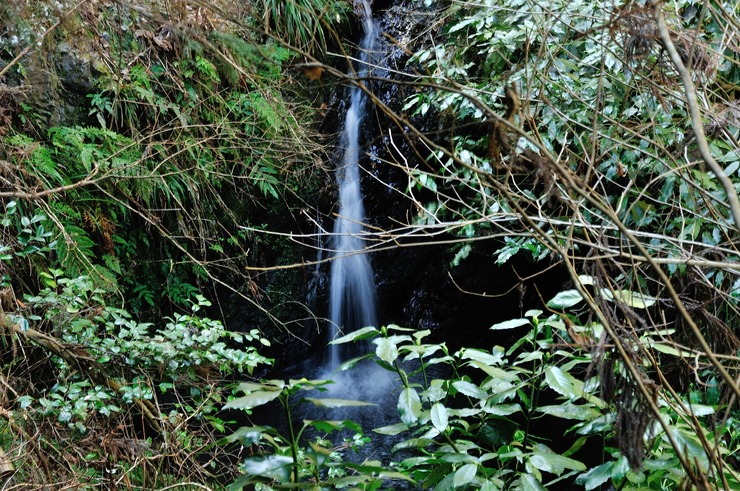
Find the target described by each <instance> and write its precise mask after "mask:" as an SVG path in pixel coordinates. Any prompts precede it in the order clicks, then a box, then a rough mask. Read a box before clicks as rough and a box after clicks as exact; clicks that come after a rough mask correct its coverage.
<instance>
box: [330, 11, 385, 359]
mask: <svg viewBox="0 0 740 491" xmlns="http://www.w3.org/2000/svg"><path fill="white" fill-rule="evenodd" d="M357 4H358V7H360V8H361V9H362V11H361V13H360V15H361V17H362V21H363V27H364V30H365V34H364V36H363V39H362V43H361V45H360V56H359V64H358V67H357V69H356V74H357V78H358V83H363V82H362V79H363V78H364V77H365V76H367V75H368V73H369V71H370V69H371V64H372V58H373V53H374V50H375V49H376V44H377V39H378V36H377V31H378V29H377V26H376V24H375V21H374V20H373V18H372V12H371V9H370V3H369V1H368V0H361V1H358V2H357ZM366 103H367V97H366V94H365V92H364V91H363V90H362V88H361V87H359V86H354V87H352V89H351V92H350V105H349V108H348V109H347V115H346V116H345V121H344V129H343V131H342V137H341V144H342V149H343V151H344V155H343V158H342V160H341V165H340V166H339V168H338V169H337V183H338V186H339V213H338V216H337V219H336V222H335V223H334V236H333V241H332V249H333V251H334V252H333V253H334V260H333V261H332V266H331V278H330V283H329V321H330V325H331V328H330V334H331V339H334V338H336V337H337V336H340V335H342V334H343V333H347V332H351V331H353V330H355V329H358V328H360V327H364V326H375V325H377V314H376V309H375V281H374V278H373V271H372V267H371V266H370V260H369V259H368V256H367V254H365V253H364V249H365V244H364V240H363V237H362V236H363V233H364V230H363V225H362V221H363V220H364V218H365V209H364V206H363V202H362V192H361V190H360V166H359V157H360V127H361V125H362V120H363V117H364V115H365V109H366ZM340 357H341V353H340V349H339V346H336V345H332V347H331V350H330V360H329V364H330V368H336V367H337V365H338V364H339V363H340V361H341V359H340Z"/></svg>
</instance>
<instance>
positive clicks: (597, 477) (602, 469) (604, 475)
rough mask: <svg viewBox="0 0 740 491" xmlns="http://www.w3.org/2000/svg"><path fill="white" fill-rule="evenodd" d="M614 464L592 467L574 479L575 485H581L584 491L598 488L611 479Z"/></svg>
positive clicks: (608, 463)
mask: <svg viewBox="0 0 740 491" xmlns="http://www.w3.org/2000/svg"><path fill="white" fill-rule="evenodd" d="M612 467H614V462H607V463H606V464H601V465H599V466H596V467H594V468H593V469H591V470H590V471H588V472H586V473H585V474H581V475H580V476H578V477H577V478H576V484H582V485H583V487H584V488H585V489H586V491H590V490H592V489H595V488H598V487H599V486H601V485H602V484H604V483H605V482H606V481H608V480H609V479H611V477H612Z"/></svg>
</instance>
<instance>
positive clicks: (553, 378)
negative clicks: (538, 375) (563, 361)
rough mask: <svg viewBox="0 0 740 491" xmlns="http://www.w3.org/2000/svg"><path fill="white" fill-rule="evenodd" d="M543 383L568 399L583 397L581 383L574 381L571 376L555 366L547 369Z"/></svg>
mask: <svg viewBox="0 0 740 491" xmlns="http://www.w3.org/2000/svg"><path fill="white" fill-rule="evenodd" d="M545 381H546V382H547V385H548V386H549V387H550V388H551V389H552V390H554V391H555V392H557V393H558V394H560V395H563V396H565V397H567V398H569V399H577V398H579V397H583V394H584V392H583V382H581V381H580V380H576V379H575V378H574V377H573V376H572V375H571V374H569V373H566V372H564V371H562V370H561V369H560V368H558V367H556V366H551V367H550V368H548V369H547V371H546V372H545Z"/></svg>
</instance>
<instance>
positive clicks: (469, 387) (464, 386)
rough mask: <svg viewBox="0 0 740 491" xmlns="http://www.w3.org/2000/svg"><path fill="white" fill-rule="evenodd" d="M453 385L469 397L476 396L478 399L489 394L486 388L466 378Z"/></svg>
mask: <svg viewBox="0 0 740 491" xmlns="http://www.w3.org/2000/svg"><path fill="white" fill-rule="evenodd" d="M452 386H453V387H454V388H456V389H457V390H458V392H460V393H462V394H465V395H466V396H468V397H474V398H476V399H485V398H486V397H488V394H487V393H486V392H485V391H484V390H481V388H480V387H478V386H477V385H475V384H472V383H470V382H466V381H464V380H458V381H456V382H453V383H452Z"/></svg>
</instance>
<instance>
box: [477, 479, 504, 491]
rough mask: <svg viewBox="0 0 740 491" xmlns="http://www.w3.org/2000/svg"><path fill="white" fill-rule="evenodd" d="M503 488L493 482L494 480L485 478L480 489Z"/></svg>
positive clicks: (488, 490)
mask: <svg viewBox="0 0 740 491" xmlns="http://www.w3.org/2000/svg"><path fill="white" fill-rule="evenodd" d="M500 489H501V488H499V487H498V486H496V484H494V483H493V481H489V480H487V479H486V480H485V481H483V484H481V487H480V491H499V490H500Z"/></svg>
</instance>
